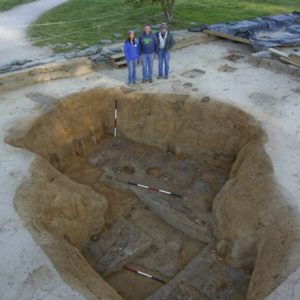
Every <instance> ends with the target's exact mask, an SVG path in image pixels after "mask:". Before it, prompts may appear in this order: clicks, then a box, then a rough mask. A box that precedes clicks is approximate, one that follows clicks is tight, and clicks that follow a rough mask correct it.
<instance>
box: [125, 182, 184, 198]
mask: <svg viewBox="0 0 300 300" xmlns="http://www.w3.org/2000/svg"><path fill="white" fill-rule="evenodd" d="M127 184H130V185H135V186H138V187H140V188H143V189H148V190H151V191H154V192H158V193H163V194H167V195H170V196H174V197H178V198H183V196H182V195H179V194H176V193H172V192H168V191H164V190H161V189H158V188H154V187H150V186H147V185H143V184H139V183H135V182H131V181H127Z"/></svg>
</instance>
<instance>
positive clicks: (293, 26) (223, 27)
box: [207, 12, 300, 51]
mask: <svg viewBox="0 0 300 300" xmlns="http://www.w3.org/2000/svg"><path fill="white" fill-rule="evenodd" d="M207 29H209V30H214V31H218V32H222V33H226V34H230V35H234V36H238V37H242V38H246V39H249V40H250V41H251V43H252V46H253V47H254V49H256V50H259V51H260V50H265V49H268V48H270V47H275V46H300V12H293V13H289V14H281V15H277V16H272V17H261V18H256V19H252V20H249V21H240V22H232V23H220V24H214V25H210V26H207Z"/></svg>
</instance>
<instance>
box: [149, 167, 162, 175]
mask: <svg viewBox="0 0 300 300" xmlns="http://www.w3.org/2000/svg"><path fill="white" fill-rule="evenodd" d="M146 173H147V174H148V175H152V176H154V177H159V176H161V168H160V167H151V168H148V169H147V170H146Z"/></svg>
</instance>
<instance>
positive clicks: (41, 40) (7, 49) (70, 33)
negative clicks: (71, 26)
mask: <svg viewBox="0 0 300 300" xmlns="http://www.w3.org/2000/svg"><path fill="white" fill-rule="evenodd" d="M126 18H128V16H126V17H123V18H118V19H117V20H115V21H110V22H106V23H102V24H97V25H94V26H91V27H89V28H85V29H81V30H76V31H72V32H68V33H65V34H61V35H53V36H51V37H47V38H41V39H33V40H30V41H28V42H25V43H20V44H15V45H13V46H11V47H8V48H6V49H5V50H4V51H1V52H2V53H4V52H8V51H10V50H9V49H12V48H15V47H16V46H26V45H31V44H34V43H38V42H43V41H47V40H51V39H55V38H60V37H64V36H68V35H72V34H76V33H79V32H83V31H87V30H91V29H95V28H101V27H102V26H105V25H110V24H112V23H116V22H118V21H119V20H124V19H126Z"/></svg>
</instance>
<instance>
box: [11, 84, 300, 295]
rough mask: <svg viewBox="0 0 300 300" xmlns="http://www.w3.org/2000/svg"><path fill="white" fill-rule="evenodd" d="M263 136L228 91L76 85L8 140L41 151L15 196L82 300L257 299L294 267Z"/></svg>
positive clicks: (289, 220)
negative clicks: (207, 97)
mask: <svg viewBox="0 0 300 300" xmlns="http://www.w3.org/2000/svg"><path fill="white" fill-rule="evenodd" d="M116 101H117V104H118V105H117V107H118V114H117V116H118V122H117V124H118V127H117V137H114V136H113V134H112V133H113V127H114V126H113V124H114V110H115V103H116ZM24 131H26V132H24ZM265 139H266V136H265V134H264V132H263V130H262V129H261V128H260V127H259V124H257V122H256V121H255V120H254V119H253V118H252V117H251V116H249V115H248V114H246V113H245V112H243V111H241V110H240V109H238V108H236V107H233V106H230V105H228V104H224V103H222V102H218V101H214V100H211V101H209V102H200V101H199V100H197V99H192V98H190V97H189V96H184V95H165V94H142V93H135V92H132V91H131V90H121V89H107V90H91V91H87V92H83V93H80V94H76V95H72V96H69V97H68V98H66V99H63V101H61V103H59V104H57V105H56V106H55V107H53V108H52V109H51V110H49V111H48V112H46V113H45V114H44V115H43V116H42V117H40V118H39V119H38V120H35V122H34V123H33V125H32V126H31V128H30V129H29V130H25V129H24V130H22V129H21V128H19V127H17V126H16V127H15V129H14V130H13V131H12V132H11V135H10V136H9V137H8V138H7V141H8V143H10V144H12V145H15V146H19V147H23V148H26V149H28V150H31V151H33V152H35V153H36V154H38V156H37V159H36V161H35V162H34V163H33V165H32V176H31V177H30V178H27V179H26V180H25V181H24V183H23V184H22V185H21V186H20V187H19V189H18V191H17V194H16V197H15V207H16V209H17V211H18V213H19V214H20V216H21V217H22V219H23V221H24V223H25V225H26V226H27V227H28V228H29V229H30V231H31V233H32V235H33V237H34V238H35V239H36V240H37V241H38V242H39V244H40V245H41V247H42V248H43V250H44V251H45V252H46V253H47V255H48V256H49V258H50V259H51V260H52V262H53V264H54V266H55V267H56V269H57V270H58V271H59V272H60V274H61V276H62V277H63V278H64V280H65V281H66V282H68V283H69V284H70V285H71V286H72V287H73V288H76V289H78V290H80V291H81V292H82V293H83V294H84V295H85V296H86V298H87V299H128V300H133V299H134V300H141V299H148V300H150V299H151V300H163V299H164V300H165V299H169V300H174V299H195V300H196V299H197V300H199V299H203V300H206V299H210V300H217V299H233V300H242V299H253V300H254V299H255V300H258V299H263V298H264V297H265V296H267V295H268V293H270V292H271V291H272V290H273V289H274V288H275V287H276V286H277V285H278V284H279V283H280V282H281V281H282V280H283V279H284V278H285V277H286V276H287V274H288V273H289V272H290V271H291V270H293V268H295V267H296V265H293V264H292V263H291V262H289V261H288V259H287V257H288V254H289V250H290V249H291V247H292V245H293V239H294V227H295V226H296V225H295V224H294V218H293V216H292V212H291V210H290V208H289V207H288V206H287V205H286V204H285V203H284V201H283V199H282V196H281V195H280V193H279V191H278V189H277V187H276V182H274V179H273V175H272V172H273V170H272V165H271V163H270V161H269V159H268V156H267V155H266V153H265V151H264V148H263V143H264V141H265ZM274 220H276V222H275V221H274ZM288 264H289V265H288ZM287 265H288V267H286V266H287ZM283 266H285V267H283ZM135 271H139V272H142V274H141V273H140V274H138V273H136V272H135ZM145 274H148V275H146V276H144V275H145ZM149 275H150V276H149ZM151 276H152V277H154V278H150V277H151ZM157 279H158V280H157Z"/></svg>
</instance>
